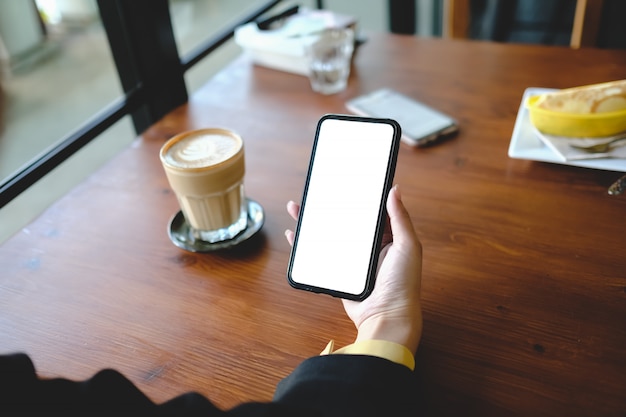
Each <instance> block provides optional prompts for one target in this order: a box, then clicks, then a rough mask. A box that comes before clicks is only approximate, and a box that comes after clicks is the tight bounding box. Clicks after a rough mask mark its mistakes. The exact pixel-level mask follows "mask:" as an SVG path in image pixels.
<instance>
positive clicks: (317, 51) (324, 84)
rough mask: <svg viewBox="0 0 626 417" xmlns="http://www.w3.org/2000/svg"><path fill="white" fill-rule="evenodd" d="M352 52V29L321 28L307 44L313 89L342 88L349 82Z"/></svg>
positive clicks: (334, 90) (332, 90)
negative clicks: (322, 29)
mask: <svg viewBox="0 0 626 417" xmlns="http://www.w3.org/2000/svg"><path fill="white" fill-rule="evenodd" d="M353 52H354V31H353V30H352V29H349V28H345V29H339V28H336V29H326V30H324V31H322V32H321V33H320V34H319V36H318V37H317V38H316V39H315V41H313V42H311V43H310V44H309V45H308V46H307V48H306V53H307V60H308V63H309V79H310V80H311V87H312V88H313V91H316V92H318V93H321V94H335V93H338V92H340V91H343V90H344V89H345V88H346V86H347V84H348V76H349V75H350V65H351V62H352V53H353Z"/></svg>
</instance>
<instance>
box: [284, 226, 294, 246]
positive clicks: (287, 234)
mask: <svg viewBox="0 0 626 417" xmlns="http://www.w3.org/2000/svg"><path fill="white" fill-rule="evenodd" d="M294 235H295V234H294V233H293V230H289V229H287V230H285V237H286V238H287V242H289V245H290V246H293V238H294Z"/></svg>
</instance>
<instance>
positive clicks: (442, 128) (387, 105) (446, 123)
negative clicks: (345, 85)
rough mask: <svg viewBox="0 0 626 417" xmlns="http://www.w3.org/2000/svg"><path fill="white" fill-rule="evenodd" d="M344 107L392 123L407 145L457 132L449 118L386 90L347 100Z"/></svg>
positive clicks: (453, 121) (429, 140)
mask: <svg viewBox="0 0 626 417" xmlns="http://www.w3.org/2000/svg"><path fill="white" fill-rule="evenodd" d="M346 107H347V109H348V110H350V111H351V112H353V113H355V114H359V115H362V116H370V117H384V118H390V119H394V120H396V121H397V122H398V123H400V126H401V127H402V140H403V141H404V142H405V143H407V144H409V145H411V146H424V145H427V144H430V143H432V142H434V141H436V140H437V139H440V138H443V137H445V136H448V135H450V134H452V133H455V132H456V131H457V130H458V124H457V122H456V120H455V119H453V118H452V117H450V116H448V115H447V114H444V113H442V112H440V111H438V110H435V109H433V108H432V107H430V106H427V105H426V104H424V103H421V102H419V101H417V100H415V99H413V98H411V97H408V96H406V95H404V94H400V93H398V92H397V91H395V90H392V89H389V88H383V89H380V90H376V91H374V92H372V93H368V94H365V95H362V96H359V97H356V98H354V99H351V100H349V101H348V102H346Z"/></svg>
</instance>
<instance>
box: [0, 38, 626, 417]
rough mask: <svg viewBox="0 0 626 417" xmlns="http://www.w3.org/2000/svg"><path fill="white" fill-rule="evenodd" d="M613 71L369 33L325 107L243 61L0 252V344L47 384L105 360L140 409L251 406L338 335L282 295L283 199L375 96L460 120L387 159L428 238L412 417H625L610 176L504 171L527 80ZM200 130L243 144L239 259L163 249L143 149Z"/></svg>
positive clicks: (605, 58) (295, 299)
mask: <svg viewBox="0 0 626 417" xmlns="http://www.w3.org/2000/svg"><path fill="white" fill-rule="evenodd" d="M621 78H626V51H606V50H591V49H581V50H573V49H568V48H563V47H543V46H522V45H513V44H496V43H479V42H471V41H444V40H438V39H420V38H416V37H403V36H394V35H382V34H380V35H379V34H374V35H371V36H370V39H369V41H368V42H367V43H366V44H365V45H364V46H363V47H362V48H361V49H360V50H359V51H358V54H357V56H356V60H355V68H354V71H353V73H352V75H351V79H350V83H349V87H348V89H347V90H346V91H345V92H342V93H340V94H337V95H333V96H322V95H317V94H314V93H313V92H312V91H311V89H310V86H309V84H308V80H307V79H306V78H305V77H302V76H298V75H291V74H287V73H282V72H278V71H273V70H270V69H266V68H261V67H256V66H253V65H251V63H250V61H248V59H247V58H246V57H242V58H240V59H238V60H236V61H235V62H233V63H232V64H231V65H229V66H228V67H227V68H226V69H225V70H224V71H222V72H221V73H219V74H218V75H217V76H216V77H215V78H213V79H212V80H211V81H210V82H209V83H208V84H207V85H206V86H204V87H203V88H202V89H201V90H200V91H198V92H197V93H195V94H194V95H193V96H192V98H191V99H190V101H189V103H188V104H187V105H185V106H182V107H180V108H179V109H177V110H175V111H173V112H172V113H171V114H169V115H168V116H167V117H165V118H164V119H163V120H162V121H160V122H159V123H157V124H156V125H154V126H153V127H151V128H150V129H149V130H148V131H147V132H145V134H143V135H142V136H141V137H140V138H138V140H137V141H136V142H135V143H134V144H133V146H131V147H130V148H129V149H127V150H125V151H124V152H123V153H121V154H120V155H119V156H117V157H115V158H114V159H113V160H112V161H111V162H110V163H109V164H108V165H106V166H105V167H104V168H103V169H101V170H99V171H98V172H97V173H96V174H95V175H93V176H91V177H90V178H89V179H88V180H86V181H85V182H84V183H82V184H81V185H80V186H78V187H77V188H75V189H74V190H73V191H72V192H70V193H69V194H68V195H66V196H65V197H63V198H62V199H61V200H60V201H58V202H57V203H56V204H54V205H53V206H52V207H50V208H49V209H48V210H47V211H46V212H45V213H44V214H43V215H42V216H41V217H40V218H38V219H37V220H36V221H34V222H33V223H32V224H31V225H29V226H28V227H27V228H25V229H24V230H22V231H21V232H20V233H18V234H17V235H16V236H15V237H13V238H12V239H10V240H9V241H8V242H6V243H5V244H4V245H3V246H2V247H1V248H0V271H1V274H0V306H1V313H0V351H1V352H12V351H24V352H27V353H28V354H30V355H31V356H32V358H33V359H34V361H35V364H36V366H37V368H38V370H39V372H40V374H41V375H44V376H54V375H63V376H66V377H69V378H77V379H83V378H87V377H89V376H91V375H92V374H93V373H94V372H96V371H97V370H99V369H100V368H103V367H114V368H116V369H118V370H120V371H121V372H123V373H124V374H126V375H127V376H128V377H129V378H131V380H132V381H133V382H135V383H136V384H137V385H138V386H139V387H140V388H141V389H142V390H143V391H145V392H146V393H147V394H148V395H149V396H151V398H153V399H154V400H155V401H164V400H166V399H169V398H171V397H173V396H175V395H178V394H180V393H183V392H186V391H190V390H195V391H198V392H200V393H202V394H204V395H206V396H208V397H210V398H211V399H212V400H213V401H215V402H216V403H217V404H218V405H219V406H221V407H230V406H233V405H234V404H237V403H239V402H241V401H246V400H269V399H270V398H271V396H272V393H273V389H274V386H275V384H276V383H277V382H278V381H279V380H280V379H281V378H283V377H284V376H286V375H287V374H288V373H289V372H290V371H291V370H292V369H293V368H294V367H295V366H297V365H298V363H299V362H300V361H302V360H303V359H304V358H307V357H309V356H312V355H316V354H318V352H319V351H320V350H321V349H322V348H323V347H324V345H325V344H326V342H327V341H328V340H329V339H331V338H334V339H336V341H337V344H338V345H344V344H347V343H350V342H351V341H352V340H353V338H354V335H355V332H354V329H353V326H352V323H351V322H350V321H349V320H348V319H347V318H346V316H345V314H344V313H343V309H342V306H341V303H340V302H339V300H336V299H333V298H330V297H326V296H322V295H314V294H310V293H305V292H302V291H297V290H294V289H291V288H290V287H289V286H288V284H287V282H286V279H285V270H286V265H287V259H288V254H289V245H288V244H287V242H286V240H285V239H284V236H283V232H284V230H285V229H286V228H289V227H292V226H293V221H292V220H291V219H290V218H289V216H288V215H287V213H286V211H285V209H284V206H285V202H286V201H287V200H288V199H296V200H297V199H299V198H300V194H301V190H302V187H303V182H304V177H305V172H306V168H307V163H308V158H309V154H310V147H311V143H312V139H313V134H314V129H315V124H316V122H317V120H318V119H319V117H320V116H321V115H323V114H324V113H330V112H339V113H345V112H346V110H345V108H344V102H345V101H346V99H348V98H351V97H354V96H356V95H358V94H360V93H364V92H367V91H371V90H374V89H376V88H378V87H383V86H387V87H392V88H396V89H398V90H400V91H403V92H405V93H406V94H409V95H411V96H414V97H416V98H418V99H420V100H422V101H424V102H427V103H429V104H431V105H433V106H435V107H437V108H439V109H441V110H443V111H444V112H447V113H449V114H451V115H453V116H455V117H456V118H458V120H459V121H460V125H461V132H460V133H459V135H458V136H456V137H455V138H453V139H450V140H448V141H446V142H443V143H441V144H440V145H437V146H433V147H430V148H425V149H414V148H410V147H408V146H405V145H403V146H402V149H401V151H400V155H399V161H398V167H397V174H396V182H397V183H399V184H400V185H401V188H402V192H403V196H404V201H405V203H406V205H407V207H408V209H409V211H410V213H411V217H412V219H413V221H414V223H415V226H416V229H417V230H418V233H419V236H420V238H421V240H422V243H423V245H424V274H423V303H424V318H425V325H424V336H423V339H422V343H421V345H420V348H419V351H418V355H417V363H418V368H417V370H418V372H419V375H420V377H421V378H422V380H423V392H422V393H421V395H422V396H423V397H424V409H425V413H426V415H434V416H439V415H454V416H457V415H480V416H504V415H506V416H512V415H530V416H539V415H546V416H565V415H567V416H583V415H593V416H623V415H624V414H625V413H626V256H625V254H624V249H625V247H626V245H625V244H626V224H625V223H624V213H626V196H619V197H612V196H609V195H607V187H608V186H609V184H610V183H611V182H612V181H613V180H615V179H616V178H617V177H618V175H619V173H617V172H609V171H601V170H593V169H585V168H578V167H571V166H564V165H558V164H551V163H542V162H534V161H526V160H516V159H511V158H509V157H508V156H507V149H508V146H509V143H510V139H511V133H512V129H513V125H514V122H515V118H516V114H517V111H518V107H519V105H520V100H521V97H522V94H523V91H524V89H525V88H526V87H529V86H534V87H554V88H564V87H570V86H575V85H582V84H589V83H595V82H601V81H609V80H613V79H621ZM208 126H224V127H229V128H233V129H235V130H237V131H238V132H239V133H240V134H241V135H242V136H243V137H244V139H245V143H246V152H247V153H246V158H247V161H246V162H247V174H246V187H247V193H248V195H249V196H250V197H251V198H253V199H255V200H256V201H258V202H260V203H261V204H262V205H263V207H264V209H265V215H266V222H265V225H264V227H263V229H262V231H261V232H260V234H259V235H257V236H256V237H255V238H254V239H252V240H251V241H249V242H248V243H247V244H245V245H243V246H241V247H239V248H237V249H235V250H231V251H226V252H221V253H211V254H193V253H189V252H185V251H183V250H181V249H179V248H177V247H175V246H174V245H173V244H172V243H171V242H170V241H169V239H168V236H167V233H166V228H167V224H168V221H169V219H170V218H171V217H172V215H173V214H174V213H175V212H176V211H177V203H176V200H175V197H174V195H173V194H172V192H171V191H170V189H169V187H168V184H167V181H166V178H165V175H164V173H163V171H162V168H161V166H160V163H159V159H158V150H159V148H160V146H161V145H162V144H163V143H164V141H165V140H166V139H168V138H169V137H171V136H172V135H174V134H176V133H178V132H181V131H183V130H187V129H192V128H201V127H208ZM355 151H358V149H355Z"/></svg>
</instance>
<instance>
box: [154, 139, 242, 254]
mask: <svg viewBox="0 0 626 417" xmlns="http://www.w3.org/2000/svg"><path fill="white" fill-rule="evenodd" d="M160 157H161V163H162V165H163V168H164V170H165V174H166V175H167V179H168V181H169V184H170V187H172V190H174V193H175V194H176V197H177V199H178V203H179V205H180V208H181V210H182V212H183V215H184V217H185V220H186V221H187V223H188V224H189V227H190V229H191V233H192V235H193V237H194V238H195V239H200V240H202V241H205V242H210V243H214V242H221V241H225V240H229V239H232V238H234V237H235V236H237V234H239V233H240V232H241V231H242V230H244V229H245V228H246V225H247V221H248V212H247V202H246V198H245V193H244V186H243V177H244V173H245V163H244V147H243V140H242V139H241V137H240V136H239V135H238V134H237V133H235V132H233V131H231V130H228V129H219V128H211V129H199V130H192V131H188V132H183V133H180V134H178V135H176V136H174V137H173V138H171V139H170V140H168V141H167V142H166V143H165V144H164V145H163V146H162V148H161V152H160Z"/></svg>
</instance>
